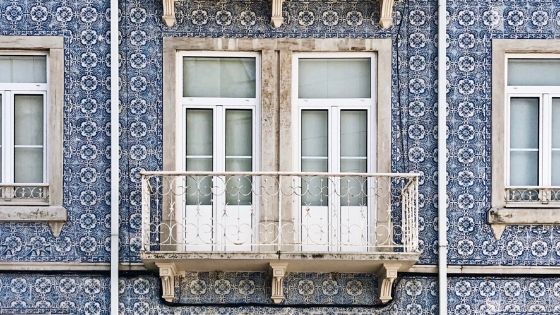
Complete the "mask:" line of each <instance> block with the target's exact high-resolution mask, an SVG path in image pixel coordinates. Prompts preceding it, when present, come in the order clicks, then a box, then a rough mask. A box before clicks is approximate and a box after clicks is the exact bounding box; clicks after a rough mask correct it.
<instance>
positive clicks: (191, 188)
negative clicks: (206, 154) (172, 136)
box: [186, 158, 212, 205]
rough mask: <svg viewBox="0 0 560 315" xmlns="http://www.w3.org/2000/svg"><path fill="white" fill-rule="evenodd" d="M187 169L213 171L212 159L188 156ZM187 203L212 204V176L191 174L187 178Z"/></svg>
mask: <svg viewBox="0 0 560 315" xmlns="http://www.w3.org/2000/svg"><path fill="white" fill-rule="evenodd" d="M186 162H187V163H186V164H187V171H212V159H211V158H204V159H193V158H188V159H187V161H186ZM186 184H187V188H186V190H187V191H186V195H187V196H186V197H187V205H210V204H212V203H211V201H212V176H190V177H188V178H187V183H186Z"/></svg>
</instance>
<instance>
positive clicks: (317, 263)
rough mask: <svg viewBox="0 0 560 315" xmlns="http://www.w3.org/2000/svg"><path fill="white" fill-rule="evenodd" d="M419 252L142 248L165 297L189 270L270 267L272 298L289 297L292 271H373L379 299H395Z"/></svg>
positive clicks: (279, 300) (172, 297)
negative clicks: (288, 279) (394, 293)
mask: <svg viewBox="0 0 560 315" xmlns="http://www.w3.org/2000/svg"><path fill="white" fill-rule="evenodd" d="M419 255H420V254H419V253H399V252H387V253H385V252H375V253H374V252H371V253H323V252H313V253H288V252H286V253H283V252H282V253H248V252H197V253H187V252H183V253H181V252H164V251H158V252H142V253H141V257H142V260H143V262H144V264H145V265H146V267H147V268H149V269H153V270H158V272H159V275H160V278H161V282H162V289H163V290H162V291H163V292H162V298H163V299H164V300H166V301H167V302H171V303H172V302H174V301H175V298H176V296H175V282H177V281H175V277H179V276H181V275H184V274H185V272H212V271H222V272H255V271H261V272H262V271H269V272H271V273H272V277H271V284H270V285H271V289H272V290H271V297H270V298H271V300H272V302H273V303H276V304H279V303H282V302H283V301H284V300H285V298H286V297H285V296H284V287H283V282H284V277H285V276H286V275H287V274H288V273H290V272H314V273H329V272H336V273H370V274H372V276H374V277H377V278H378V282H379V293H378V294H379V296H378V297H379V300H380V301H381V302H382V303H387V302H389V301H390V300H391V299H392V290H393V283H394V281H395V280H396V278H397V274H398V273H399V272H406V271H407V270H409V269H410V268H411V267H412V266H413V265H414V263H415V262H416V261H417V260H418V258H419Z"/></svg>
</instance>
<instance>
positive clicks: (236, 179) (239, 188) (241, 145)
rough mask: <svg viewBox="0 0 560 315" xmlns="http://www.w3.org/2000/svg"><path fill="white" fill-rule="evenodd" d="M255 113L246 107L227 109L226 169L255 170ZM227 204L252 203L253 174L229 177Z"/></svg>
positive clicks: (238, 170)
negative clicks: (253, 130)
mask: <svg viewBox="0 0 560 315" xmlns="http://www.w3.org/2000/svg"><path fill="white" fill-rule="evenodd" d="M252 128H253V114H252V111H251V110H246V109H228V110H226V133H225V142H226V143H225V145H226V165H225V167H226V171H237V172H244V171H252V170H253V165H252V163H253V159H252V155H253V154H252V153H253V152H252V151H253V145H252V144H253V136H252V134H253V132H252ZM226 192H227V194H226V204H228V205H250V204H251V200H252V194H251V192H252V181H251V176H233V177H230V178H228V179H227V185H226Z"/></svg>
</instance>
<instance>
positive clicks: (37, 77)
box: [0, 36, 66, 235]
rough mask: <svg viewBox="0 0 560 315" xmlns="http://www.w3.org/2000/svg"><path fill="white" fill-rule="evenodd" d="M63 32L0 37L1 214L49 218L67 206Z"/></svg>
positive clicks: (56, 219) (59, 217) (58, 223)
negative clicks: (64, 198) (64, 199)
mask: <svg viewBox="0 0 560 315" xmlns="http://www.w3.org/2000/svg"><path fill="white" fill-rule="evenodd" d="M63 58H64V57H63V39H62V38H61V37H52V36H45V37H36V36H24V37H7V36H6V37H0V220H1V221H23V222H28V221H47V222H49V224H50V226H51V228H52V229H53V232H54V234H55V235H57V234H58V233H59V232H60V229H61V228H62V223H63V222H64V221H66V210H65V209H64V208H63V207H62V104H63V93H64V85H63V83H64V79H63V77H64V69H63Z"/></svg>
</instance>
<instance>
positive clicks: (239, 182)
mask: <svg viewBox="0 0 560 315" xmlns="http://www.w3.org/2000/svg"><path fill="white" fill-rule="evenodd" d="M252 169H253V165H252V159H226V171H231V172H244V171H251V170H252ZM226 181H227V183H226V204H228V205H250V204H251V200H252V193H251V192H252V177H251V176H228V177H227V178H226Z"/></svg>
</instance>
